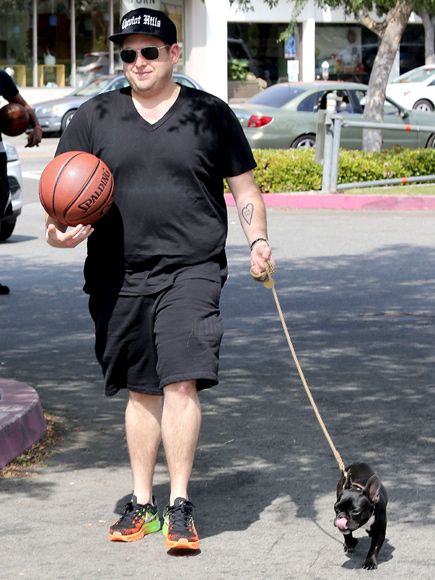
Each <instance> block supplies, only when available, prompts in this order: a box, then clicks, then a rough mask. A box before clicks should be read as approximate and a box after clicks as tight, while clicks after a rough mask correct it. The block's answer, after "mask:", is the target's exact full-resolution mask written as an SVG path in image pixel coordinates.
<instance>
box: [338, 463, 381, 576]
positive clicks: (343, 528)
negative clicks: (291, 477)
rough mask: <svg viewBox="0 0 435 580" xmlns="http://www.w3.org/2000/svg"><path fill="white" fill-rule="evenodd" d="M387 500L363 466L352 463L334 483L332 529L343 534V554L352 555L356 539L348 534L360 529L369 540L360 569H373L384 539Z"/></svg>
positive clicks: (379, 484) (369, 471)
mask: <svg viewBox="0 0 435 580" xmlns="http://www.w3.org/2000/svg"><path fill="white" fill-rule="evenodd" d="M387 503H388V497H387V492H386V490H385V487H384V486H383V485H382V483H381V481H380V479H379V477H378V476H377V475H376V473H375V472H374V471H373V470H372V468H371V467H370V466H369V465H368V464H367V463H352V464H351V465H349V466H348V467H346V469H345V472H344V473H342V474H341V478H340V480H339V482H338V484H337V501H336V503H335V505H334V509H335V519H334V526H336V527H337V528H338V529H339V530H340V532H341V533H342V534H343V535H344V551H345V552H347V553H350V552H353V550H354V548H355V546H356V545H357V543H358V540H357V539H356V538H354V537H353V536H352V532H354V531H355V530H357V529H358V528H361V527H362V526H370V527H369V529H367V530H366V531H367V533H368V535H369V536H370V537H371V539H372V541H371V544H370V549H369V551H368V553H367V556H366V559H365V562H364V565H363V568H365V569H366V570H375V569H376V568H377V567H378V562H377V557H378V554H379V550H380V549H381V547H382V544H383V543H384V540H385V532H386V529H387Z"/></svg>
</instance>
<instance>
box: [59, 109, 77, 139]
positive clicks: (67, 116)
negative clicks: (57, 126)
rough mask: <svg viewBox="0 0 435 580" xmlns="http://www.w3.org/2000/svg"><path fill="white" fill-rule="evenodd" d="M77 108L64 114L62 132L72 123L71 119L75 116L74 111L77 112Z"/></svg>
mask: <svg viewBox="0 0 435 580" xmlns="http://www.w3.org/2000/svg"><path fill="white" fill-rule="evenodd" d="M76 110H77V109H73V110H72V111H68V112H67V113H65V115H64V116H63V119H62V125H61V126H62V133H63V132H64V131H65V129H66V128H67V127H68V125H69V124H70V123H71V119H72V118H73V117H74V113H75V112H76Z"/></svg>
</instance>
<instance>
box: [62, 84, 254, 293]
mask: <svg viewBox="0 0 435 580" xmlns="http://www.w3.org/2000/svg"><path fill="white" fill-rule="evenodd" d="M73 150H80V151H88V152H90V153H93V154H94V155H96V156H97V157H99V158H100V159H102V160H103V161H104V162H105V163H106V164H107V165H108V167H109V168H110V170H111V171H112V173H113V176H114V181H115V190H114V204H113V205H112V207H111V209H110V210H109V211H108V212H107V214H106V215H105V216H103V218H102V219H101V220H100V221H99V222H98V223H96V224H95V231H94V233H93V234H92V235H91V236H90V237H89V239H88V257H87V260H86V264H85V278H86V284H85V291H87V292H92V291H94V290H98V289H101V288H104V287H106V286H107V284H113V285H115V286H116V287H117V289H119V290H120V291H121V294H129V295H140V294H150V293H153V292H156V291H158V290H160V289H162V288H164V287H165V286H167V285H169V284H171V282H172V280H173V277H174V275H185V276H189V277H206V278H210V277H211V279H218V280H220V277H221V276H222V274H225V268H226V257H225V250H224V248H225V241H226V236H227V211H226V205H225V200H224V195H223V179H224V178H225V177H232V176H236V175H240V174H242V173H245V172H246V171H249V170H251V169H253V168H254V167H255V161H254V158H253V155H252V151H251V149H250V146H249V144H248V142H247V140H246V138H245V135H244V133H243V130H242V128H241V126H240V123H239V121H238V120H237V118H236V116H235V115H234V113H233V112H232V111H231V109H230V107H228V105H227V104H226V103H224V102H223V101H221V100H220V99H218V98H217V97H214V96H213V95H210V94H208V93H205V92H203V91H198V90H196V89H190V88H187V87H181V89H180V93H179V95H178V98H177V100H176V101H175V103H174V104H173V105H172V107H171V108H170V109H169V111H168V112H167V113H166V114H165V115H164V116H163V117H162V118H161V119H160V120H159V121H158V122H156V123H154V124H150V123H148V122H147V121H145V120H144V119H143V118H142V117H141V116H140V115H139V113H138V112H137V110H136V108H135V106H134V104H133V100H132V97H131V90H130V88H127V89H121V90H119V91H111V92H108V93H103V94H101V95H98V96H96V97H94V98H93V99H91V100H89V101H87V102H86V103H84V104H83V105H82V106H81V107H80V108H79V109H78V111H77V113H76V114H75V115H74V117H73V119H72V121H71V123H70V125H69V126H68V128H67V130H66V131H65V133H64V134H63V136H62V138H61V140H60V142H59V146H58V149H57V152H56V154H59V153H63V152H65V151H73Z"/></svg>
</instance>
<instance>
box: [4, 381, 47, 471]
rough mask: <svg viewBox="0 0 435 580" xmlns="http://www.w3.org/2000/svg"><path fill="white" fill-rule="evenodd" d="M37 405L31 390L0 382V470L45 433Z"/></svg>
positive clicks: (8, 382) (13, 382)
mask: <svg viewBox="0 0 435 580" xmlns="http://www.w3.org/2000/svg"><path fill="white" fill-rule="evenodd" d="M45 430H46V424H45V418H44V413H43V411H42V406H41V402H40V400H39V396H38V394H37V392H36V391H35V389H33V388H32V387H30V386H29V385H26V384H25V383H19V382H18V381H13V380H9V379H0V469H1V468H2V467H4V466H5V465H7V464H8V463H9V462H10V461H12V460H13V459H15V458H16V457H18V455H20V454H21V453H22V452H23V451H25V450H26V449H28V448H29V447H31V446H32V445H33V444H34V443H36V441H38V440H39V439H40V438H41V437H42V436H43V435H44V433H45Z"/></svg>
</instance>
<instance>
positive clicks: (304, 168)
mask: <svg viewBox="0 0 435 580" xmlns="http://www.w3.org/2000/svg"><path fill="white" fill-rule="evenodd" d="M254 157H255V160H256V162H257V168H256V169H255V170H254V175H255V178H256V180H257V184H258V186H259V187H260V190H261V191H262V193H283V192H297V191H313V190H320V189H321V188H322V171H323V165H322V164H318V163H316V162H315V152H314V150H313V149H288V150H286V149H254ZM434 174H435V149H389V150H385V151H381V152H380V153H366V152H364V151H348V150H344V149H343V150H340V158H339V167H338V183H352V182H361V181H371V180H378V179H388V178H403V177H414V176H422V175H434Z"/></svg>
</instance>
